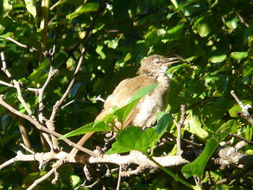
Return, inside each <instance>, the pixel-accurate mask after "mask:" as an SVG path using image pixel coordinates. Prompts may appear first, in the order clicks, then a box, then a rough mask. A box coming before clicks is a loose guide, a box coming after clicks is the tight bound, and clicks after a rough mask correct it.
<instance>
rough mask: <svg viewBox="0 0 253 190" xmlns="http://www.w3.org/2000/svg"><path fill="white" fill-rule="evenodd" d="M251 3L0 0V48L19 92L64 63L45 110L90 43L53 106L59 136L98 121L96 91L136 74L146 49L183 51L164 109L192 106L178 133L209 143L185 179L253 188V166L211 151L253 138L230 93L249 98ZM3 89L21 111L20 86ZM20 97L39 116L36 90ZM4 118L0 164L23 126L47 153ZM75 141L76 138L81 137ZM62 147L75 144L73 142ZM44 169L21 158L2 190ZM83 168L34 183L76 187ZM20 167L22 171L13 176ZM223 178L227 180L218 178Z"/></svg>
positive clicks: (172, 133) (126, 183)
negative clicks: (217, 162)
mask: <svg viewBox="0 0 253 190" xmlns="http://www.w3.org/2000/svg"><path fill="white" fill-rule="evenodd" d="M48 7H50V9H47V8H48ZM252 8H253V2H252V1H246V0H226V1H225V0H178V1H177V0H171V1H159V0H142V1H138V0H131V1H126V0H87V1H80V0H72V1H69V0H59V1H56V0H52V1H51V2H50V1H49V0H41V1H39V0H13V1H8V0H3V1H2V2H1V5H0V10H1V11H0V14H1V17H0V50H1V52H4V54H5V61H6V64H7V67H8V69H9V71H10V73H11V74H12V77H14V78H15V79H17V80H18V81H20V82H21V83H22V87H23V89H25V88H27V87H30V88H31V87H32V88H38V87H40V86H41V85H42V84H43V83H44V82H45V80H46V78H47V76H48V72H49V67H50V65H53V67H54V68H56V69H58V73H57V74H56V75H55V76H54V78H53V79H52V80H51V81H50V83H49V85H48V86H47V88H46V90H45V93H44V97H43V100H44V104H45V110H44V111H45V115H46V116H49V114H50V112H51V110H52V107H53V105H54V104H55V102H56V101H57V100H59V99H60V98H61V97H62V95H63V93H64V92H65V90H66V88H67V86H68V84H69V82H70V80H71V79H72V77H73V73H74V70H75V68H76V66H77V62H78V59H79V57H80V55H81V47H82V46H85V47H86V51H85V56H84V63H83V65H82V66H81V68H80V72H79V73H78V76H77V79H76V81H75V84H74V86H73V88H72V89H71V91H70V93H69V95H68V97H67V100H66V101H65V102H64V104H65V106H64V107H62V108H61V109H60V111H59V112H58V113H57V117H56V122H55V123H56V124H55V125H56V131H57V132H59V133H61V134H66V133H67V132H70V131H72V130H74V129H77V128H79V127H81V126H83V125H85V124H87V123H89V122H92V121H93V120H94V118H95V117H96V115H97V114H98V113H99V111H100V110H101V107H102V103H101V102H99V101H94V98H96V97H98V96H99V95H101V96H102V97H103V98H106V97H107V96H108V95H109V94H110V93H111V92H112V90H113V88H114V87H115V86H116V85H117V84H118V83H119V81H121V80H122V79H124V78H128V77H132V76H134V75H135V73H136V71H137V68H138V66H139V63H140V60H141V59H142V58H143V57H145V56H146V55H150V54H160V55H164V56H167V57H169V56H175V55H176V56H180V57H182V58H183V62H184V63H182V64H179V65H177V66H175V67H172V68H171V69H169V70H168V75H171V76H172V77H173V78H172V80H171V92H170V95H169V97H168V106H167V109H166V112H167V113H168V114H169V115H171V114H173V116H174V117H175V118H176V119H177V120H179V119H180V105H181V104H184V105H186V110H187V111H186V121H185V126H184V128H183V131H182V134H183V137H182V138H185V139H191V140H192V139H193V140H194V142H195V143H198V144H201V145H202V150H203V149H204V147H205V149H204V151H203V152H202V153H203V154H201V157H199V158H197V159H199V160H198V162H197V163H196V162H195V165H194V162H193V163H192V164H193V165H187V166H185V167H183V169H182V171H183V173H184V174H185V176H189V177H190V176H195V177H196V176H197V177H198V178H197V179H198V180H199V181H200V182H199V184H201V185H202V186H203V187H204V186H205V184H208V185H210V184H212V185H213V187H214V188H216V187H217V188H225V189H229V188H232V189H248V188H251V187H252V183H253V179H252V170H251V171H250V170H249V171H243V172H244V173H243V174H242V171H241V170H240V169H238V168H233V167H231V168H226V169H224V170H222V169H219V167H217V166H213V165H212V164H213V163H211V161H210V160H209V158H210V157H211V156H213V153H214V152H215V150H217V147H218V146H219V144H220V142H221V141H224V142H226V143H227V146H228V145H229V146H233V145H235V144H236V143H237V142H238V141H239V139H238V138H232V137H231V136H229V134H230V133H235V134H236V135H239V136H241V137H242V138H244V139H246V140H251V139H252V126H251V125H250V124H249V122H248V121H247V120H245V119H242V118H240V117H238V114H236V113H237V112H239V111H241V108H240V106H239V105H238V103H237V102H236V101H235V99H234V98H233V97H232V96H231V93H230V92H231V90H234V91H235V94H236V95H237V96H238V98H239V99H240V100H241V101H242V102H243V103H244V104H245V105H246V104H251V101H252V92H253V88H252V75H253V62H252V56H253V49H252V45H253V24H252V20H253V13H252ZM89 30H92V31H91V36H88V35H89V34H90V33H89ZM14 40H15V41H14ZM53 47H55V52H54V53H53V54H52V56H50V55H49V56H46V55H45V54H46V53H45V52H46V51H47V52H49V50H51V51H50V52H52V50H53ZM1 67H2V65H1ZM0 80H1V81H5V82H10V80H11V79H10V78H8V77H6V75H5V73H4V72H0ZM0 93H1V94H3V95H4V99H5V101H7V102H8V103H9V104H10V105H12V106H13V107H15V108H16V109H18V110H19V111H20V112H22V113H25V109H24V107H23V105H22V104H21V103H20V102H19V100H18V99H17V92H16V90H15V88H12V87H8V86H6V85H1V86H0ZM23 96H24V98H25V101H27V102H28V105H29V107H30V108H31V110H32V112H33V113H38V97H37V96H34V93H33V92H30V91H23ZM47 114H48V115H47ZM0 118H1V120H0V122H1V124H0V126H1V127H0V163H3V162H4V161H6V160H7V159H10V158H12V157H13V156H15V155H16V152H17V151H18V150H20V149H22V148H20V146H19V143H22V138H21V135H20V133H21V130H22V129H23V128H24V127H25V130H26V132H27V134H28V135H29V138H28V137H27V138H28V139H29V141H30V144H31V147H30V148H32V149H33V150H34V151H36V152H41V151H45V150H47V148H48V147H47V146H45V145H44V144H43V141H41V140H40V138H39V137H40V133H39V131H37V130H35V128H34V127H33V125H32V124H30V123H29V122H27V121H25V120H24V119H21V118H19V117H17V116H16V115H14V114H12V113H10V112H9V111H7V110H6V109H5V108H4V107H2V106H1V107H0ZM169 123H170V126H169V128H168V129H169V133H168V134H167V136H169V138H170V139H172V140H173V141H172V142H171V143H170V146H169V147H167V148H166V151H165V152H167V153H168V152H170V151H171V154H175V148H176V145H175V143H176V141H175V139H176V138H175V137H176V135H177V133H176V127H175V126H174V125H173V122H169ZM103 136H104V135H101V134H98V135H97V136H96V137H97V138H94V139H91V141H89V142H88V144H87V145H86V146H87V147H93V148H94V147H95V146H96V145H99V144H101V143H103V138H104V137H103ZM129 136H130V137H131V134H130V135H129ZM133 138H134V137H133ZM71 139H73V141H77V139H78V137H74V138H71ZM63 146H65V148H66V149H67V150H70V147H68V146H67V145H63ZM22 151H23V150H22ZM163 151H164V150H163ZM191 151H194V150H193V148H192V147H191V148H190V149H189V150H188V152H191ZM252 151H253V149H252V145H247V146H245V147H243V149H242V152H243V153H244V154H252V153H253V152H252ZM159 153H161V152H157V154H159ZM195 158H196V157H194V158H193V159H195ZM208 160H209V161H210V164H209V162H208V163H207V161H208ZM47 167H48V166H45V168H44V169H43V170H42V171H38V169H36V168H37V167H36V164H34V163H26V162H22V163H15V164H14V165H11V166H9V167H7V168H4V169H3V170H1V171H0V189H21V188H22V185H23V188H26V187H28V186H29V184H31V183H32V182H33V181H34V179H36V178H37V177H38V176H39V175H41V174H44V173H45V172H46V171H47ZM82 167H83V166H79V165H78V166H77V165H65V166H63V167H62V168H61V170H62V171H64V172H61V174H62V175H61V176H60V180H59V181H58V183H57V184H56V185H51V184H50V180H48V181H45V182H44V183H42V184H41V185H40V186H39V187H38V189H40V188H41V189H43V188H44V187H45V186H49V185H50V188H54V189H70V188H72V187H74V186H75V185H79V184H81V183H82V182H83V180H84V178H85V177H84V175H83V173H82ZM204 169H205V170H204ZM195 170H197V171H195ZM172 171H173V173H175V174H177V175H179V176H180V177H181V178H183V179H185V180H186V181H188V182H189V183H191V184H192V185H196V184H195V182H196V178H195V182H194V179H193V178H192V177H191V178H188V179H186V178H184V177H183V174H182V171H181V167H175V168H173V169H172ZM203 171H204V172H203ZM14 174H15V175H16V176H17V177H15V178H13V177H12V176H13V175H14ZM100 175H102V174H100ZM222 179H226V180H227V181H226V182H224V183H220V184H215V183H216V182H218V181H220V180H222ZM122 181H123V182H122V184H121V187H122V189H179V188H186V187H185V186H184V185H182V184H180V183H178V182H177V181H176V180H175V179H173V178H171V177H169V176H168V175H166V174H165V173H162V172H161V175H153V174H148V173H146V174H140V175H138V176H131V177H130V178H126V179H125V178H124V179H123V180H122ZM210 181H211V182H210ZM116 183H117V176H116V175H112V176H110V177H109V178H105V179H103V180H102V181H101V182H100V183H99V184H98V186H97V187H96V186H95V188H102V186H104V187H106V188H108V189H114V188H115V186H116ZM208 185H207V186H208ZM51 186H52V187H51ZM209 187H210V186H209Z"/></svg>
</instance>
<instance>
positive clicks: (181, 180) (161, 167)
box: [146, 154, 196, 189]
mask: <svg viewBox="0 0 253 190" xmlns="http://www.w3.org/2000/svg"><path fill="white" fill-rule="evenodd" d="M146 156H147V157H148V159H150V160H151V161H152V162H154V163H155V164H156V165H157V166H158V167H159V168H160V169H161V170H163V171H164V172H165V173H167V174H168V175H169V176H171V177H173V178H174V179H175V180H176V181H178V182H180V183H182V184H184V185H185V186H187V187H189V188H190V189H196V188H195V187H194V186H193V185H191V184H190V183H188V182H187V181H185V180H183V179H182V178H180V177H178V176H176V175H175V174H174V173H172V172H171V171H170V170H168V169H167V168H165V167H163V166H162V165H161V164H159V163H158V162H157V161H155V160H154V159H153V158H152V156H150V155H148V154H146Z"/></svg>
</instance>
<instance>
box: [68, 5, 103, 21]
mask: <svg viewBox="0 0 253 190" xmlns="http://www.w3.org/2000/svg"><path fill="white" fill-rule="evenodd" d="M98 7H99V4H98V3H96V2H90V3H85V4H83V5H81V6H80V7H78V8H77V9H76V10H75V11H74V12H73V13H71V14H69V15H67V16H66V18H67V19H69V20H73V19H74V18H76V17H78V16H80V15H82V14H84V13H87V12H94V11H97V10H98Z"/></svg>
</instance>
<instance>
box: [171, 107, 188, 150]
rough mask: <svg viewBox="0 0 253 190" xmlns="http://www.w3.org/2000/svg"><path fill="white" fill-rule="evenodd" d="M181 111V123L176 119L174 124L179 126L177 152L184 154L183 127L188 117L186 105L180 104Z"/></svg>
mask: <svg viewBox="0 0 253 190" xmlns="http://www.w3.org/2000/svg"><path fill="white" fill-rule="evenodd" d="M180 111H181V117H180V121H179V123H177V122H176V121H175V120H174V124H175V125H176V126H177V154H178V155H181V154H182V152H183V151H182V148H181V128H182V127H183V126H184V122H185V119H186V109H185V105H183V104H182V105H181V106H180Z"/></svg>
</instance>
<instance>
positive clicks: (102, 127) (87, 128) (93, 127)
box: [59, 121, 111, 140]
mask: <svg viewBox="0 0 253 190" xmlns="http://www.w3.org/2000/svg"><path fill="white" fill-rule="evenodd" d="M110 130H111V128H110V127H109V126H108V124H107V123H106V122H105V121H95V122H92V123H88V124H86V125H84V126H82V127H80V128H78V129H76V130H74V131H71V132H69V133H67V134H65V135H63V136H62V137H60V138H59V140H61V139H64V138H68V137H72V136H76V135H82V134H84V133H89V132H98V131H110Z"/></svg>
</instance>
